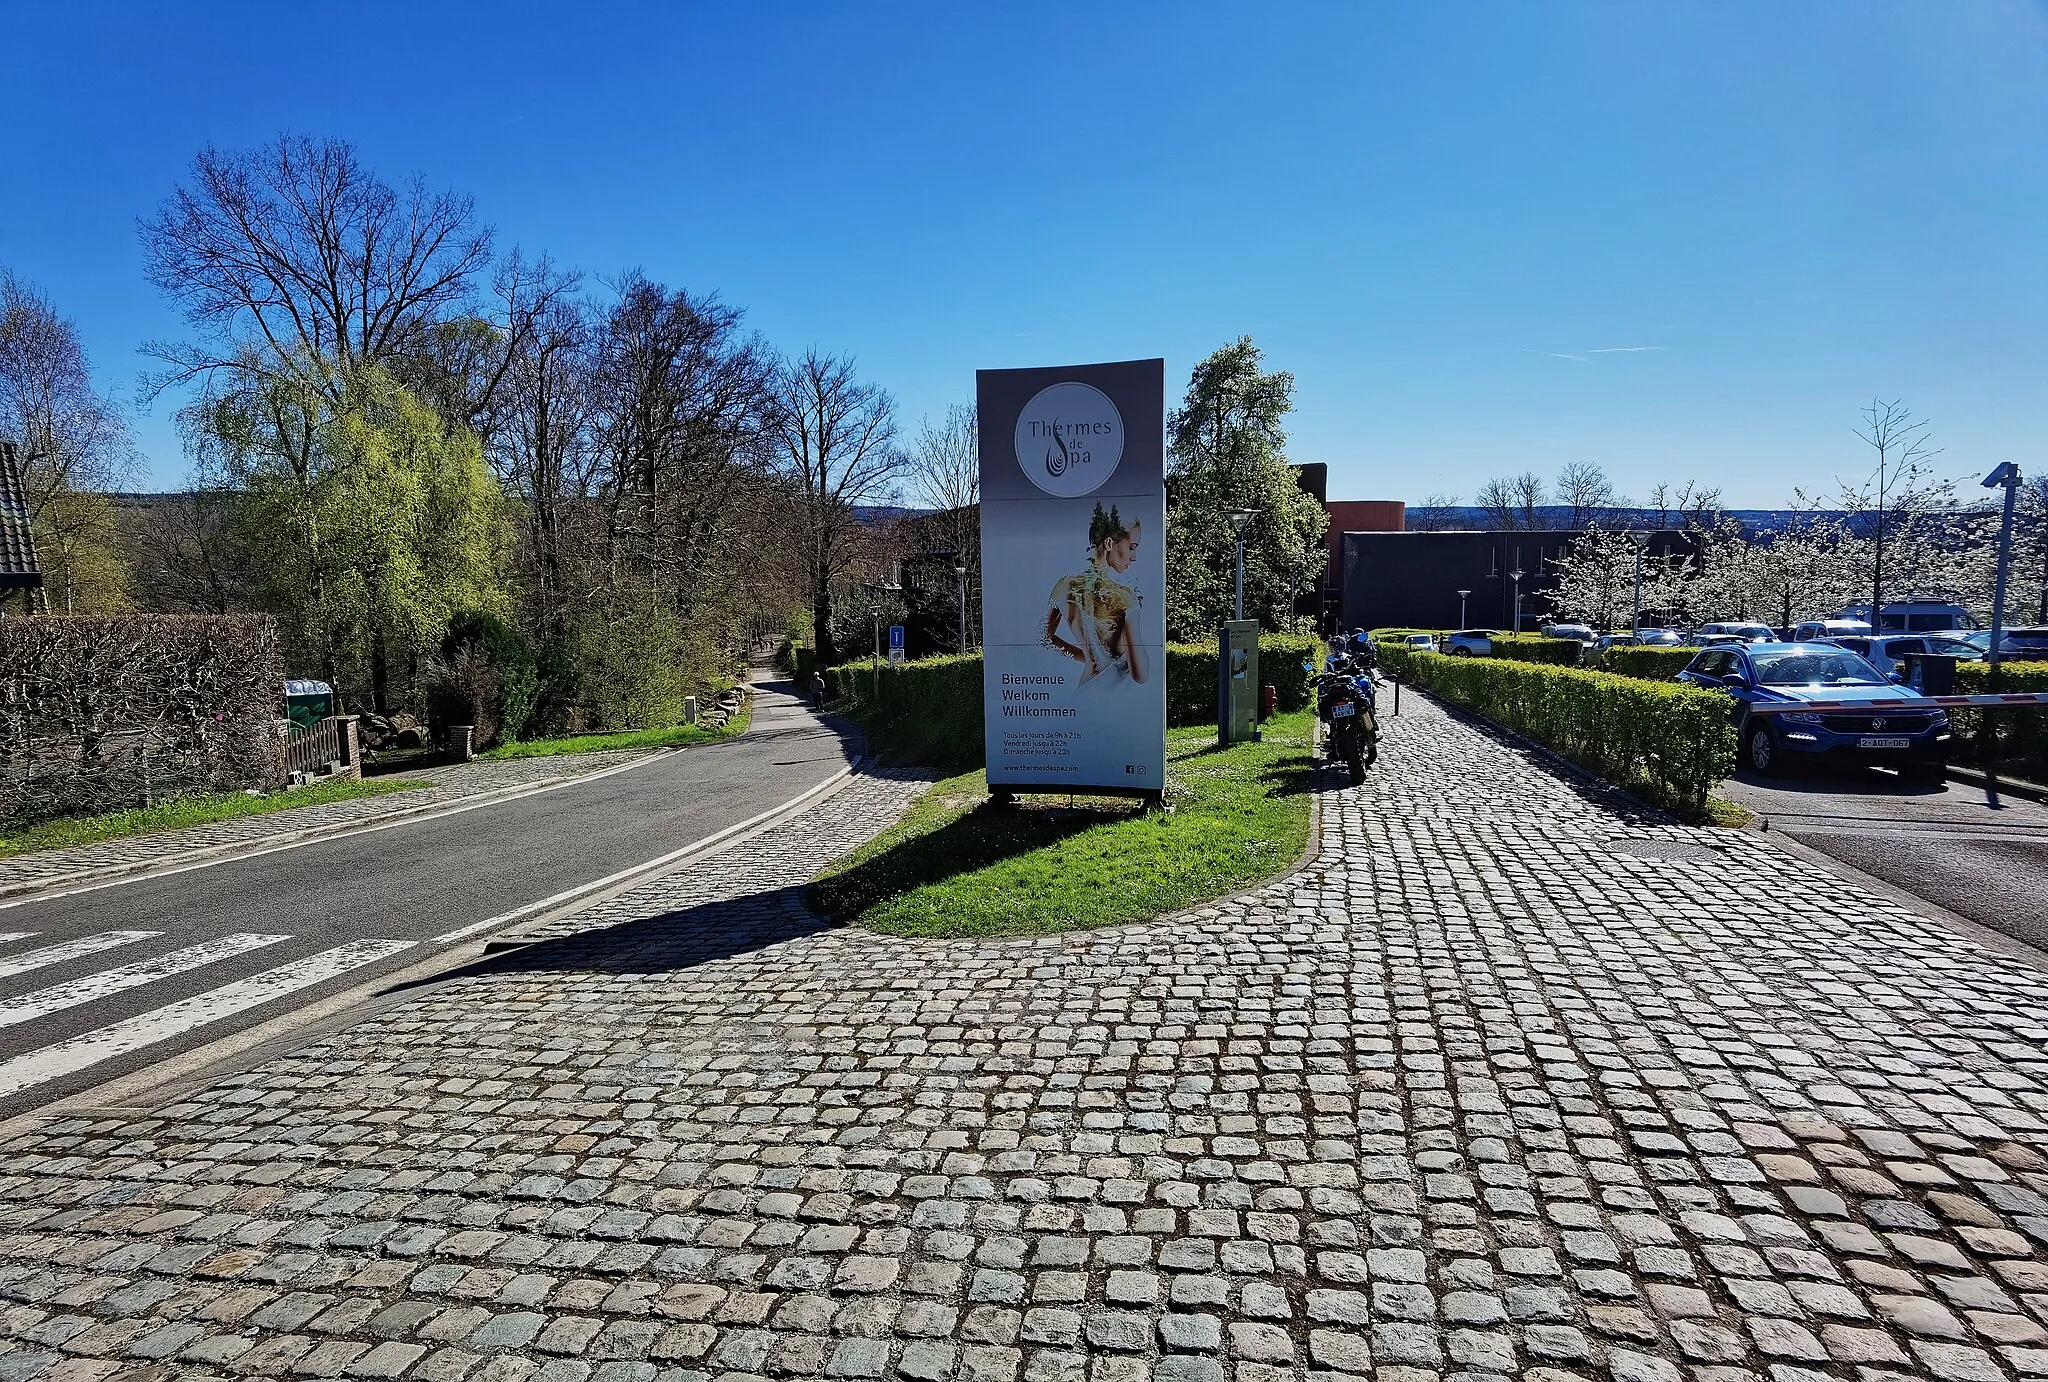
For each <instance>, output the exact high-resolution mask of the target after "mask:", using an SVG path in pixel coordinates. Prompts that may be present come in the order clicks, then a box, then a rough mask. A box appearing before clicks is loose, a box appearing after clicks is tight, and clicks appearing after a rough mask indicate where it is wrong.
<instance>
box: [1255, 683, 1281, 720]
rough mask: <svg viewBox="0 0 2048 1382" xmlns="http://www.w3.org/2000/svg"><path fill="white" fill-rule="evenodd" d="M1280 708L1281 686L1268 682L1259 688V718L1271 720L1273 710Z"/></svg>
mask: <svg viewBox="0 0 2048 1382" xmlns="http://www.w3.org/2000/svg"><path fill="white" fill-rule="evenodd" d="M1279 708H1280V688H1279V687H1277V686H1275V685H1273V683H1272V682H1270V681H1269V682H1267V683H1266V684H1265V685H1264V686H1261V687H1260V688H1259V718H1260V719H1261V720H1270V719H1272V718H1273V712H1274V711H1276V710H1278V709H1279Z"/></svg>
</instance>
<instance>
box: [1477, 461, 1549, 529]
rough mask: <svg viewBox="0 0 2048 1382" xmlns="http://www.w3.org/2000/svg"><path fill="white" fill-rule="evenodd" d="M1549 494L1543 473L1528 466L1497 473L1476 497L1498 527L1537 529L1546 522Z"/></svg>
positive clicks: (1488, 517)
mask: <svg viewBox="0 0 2048 1382" xmlns="http://www.w3.org/2000/svg"><path fill="white" fill-rule="evenodd" d="M1548 495H1549V490H1548V488H1547V487H1546V486H1545V485H1544V483H1543V477H1542V476H1541V475H1538V474H1537V473H1536V472H1535V471H1533V470H1525V471H1523V472H1522V473H1521V474H1520V475H1503V476H1495V477H1494V478H1493V479H1491V480H1488V481H1487V482H1486V483H1485V484H1483V485H1481V486H1480V487H1479V493H1478V494H1477V495H1476V496H1474V498H1475V501H1476V502H1477V503H1478V505H1479V507H1480V508H1481V509H1484V510H1485V511H1486V517H1487V520H1488V521H1489V522H1490V523H1492V525H1493V526H1494V527H1496V528H1505V529H1512V530H1514V531H1517V532H1533V531H1535V530H1536V529H1538V528H1541V527H1543V526H1544V517H1545V515H1544V514H1543V513H1542V508H1543V501H1544V500H1545V499H1546V498H1547V497H1548Z"/></svg>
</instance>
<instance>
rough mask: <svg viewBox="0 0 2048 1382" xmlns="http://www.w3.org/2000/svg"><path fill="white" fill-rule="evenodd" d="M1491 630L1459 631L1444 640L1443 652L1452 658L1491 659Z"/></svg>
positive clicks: (1493, 635) (1492, 635) (1492, 638)
mask: <svg viewBox="0 0 2048 1382" xmlns="http://www.w3.org/2000/svg"><path fill="white" fill-rule="evenodd" d="M1494 637H1495V634H1494V631H1493V630H1492V629H1459V630H1458V631H1457V632H1456V633H1454V634H1452V635H1451V636H1450V637H1448V638H1446V639H1445V640H1444V651H1445V652H1447V653H1449V654H1450V655H1451V656H1452V657H1492V656H1493V640H1494Z"/></svg>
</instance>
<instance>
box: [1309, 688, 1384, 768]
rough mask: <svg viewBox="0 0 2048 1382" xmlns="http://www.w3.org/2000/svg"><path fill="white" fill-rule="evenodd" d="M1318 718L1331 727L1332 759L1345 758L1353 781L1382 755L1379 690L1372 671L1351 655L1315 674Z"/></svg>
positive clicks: (1329, 746)
mask: <svg viewBox="0 0 2048 1382" xmlns="http://www.w3.org/2000/svg"><path fill="white" fill-rule="evenodd" d="M1315 690H1316V718H1317V719H1319V720H1321V721H1322V722H1323V723H1324V724H1325V725H1327V726H1328V727H1329V728H1328V730H1327V731H1326V732H1325V734H1324V743H1325V745H1326V747H1327V749H1328V752H1329V756H1330V760H1331V761H1332V762H1335V761H1337V760H1338V759H1342V760H1343V761H1344V766H1345V767H1346V768H1348V769H1350V771H1351V780H1352V781H1353V782H1363V781H1365V770H1366V769H1367V768H1369V767H1371V766H1372V765H1373V763H1374V761H1375V760H1376V759H1378V758H1379V756H1380V725H1379V694H1378V692H1377V691H1376V690H1375V688H1374V686H1373V680H1372V673H1371V672H1369V671H1364V670H1361V669H1360V668H1358V667H1357V666H1356V665H1354V664H1353V663H1351V662H1350V661H1349V660H1348V659H1333V661H1332V664H1331V666H1330V668H1329V670H1327V671H1324V672H1320V673H1318V674H1316V678H1315Z"/></svg>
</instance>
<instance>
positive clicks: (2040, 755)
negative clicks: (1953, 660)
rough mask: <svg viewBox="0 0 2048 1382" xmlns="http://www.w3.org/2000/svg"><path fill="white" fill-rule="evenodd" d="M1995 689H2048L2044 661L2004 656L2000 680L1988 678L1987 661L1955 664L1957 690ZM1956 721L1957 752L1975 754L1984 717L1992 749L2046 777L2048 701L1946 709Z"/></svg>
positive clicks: (2040, 777)
mask: <svg viewBox="0 0 2048 1382" xmlns="http://www.w3.org/2000/svg"><path fill="white" fill-rule="evenodd" d="M1997 691H2048V662H2004V663H2000V664H1999V668H1998V680H1997V681H1996V683H1994V682H1993V681H1992V678H1991V668H1990V666H1989V664H1987V663H1982V662H1960V663H1957V664H1956V694H1957V695H1960V696H1986V695H1990V694H1992V693H1993V692H1997ZM1949 719H1950V720H1951V722H1952V723H1953V724H1954V726H1955V734H1956V741H1955V742H1956V747H1957V750H1958V752H1959V753H1961V754H1967V755H1970V756H1972V757H1974V756H1976V754H1977V736H1978V734H1979V732H1980V731H1981V730H1982V728H1983V726H1984V722H1985V720H1986V719H1989V721H1990V723H1991V733H1992V736H1993V738H1992V754H1993V756H1994V757H1996V758H1998V759H2001V760H2012V759H2021V760H2024V761H2025V762H2026V763H2027V764H2028V765H2029V768H2030V770H2031V776H2033V778H2034V779H2035V780H2036V781H2048V707H2044V708H2033V709H2024V708H2014V709H2011V710H1968V709H1958V710H1952V711H1950V712H1949Z"/></svg>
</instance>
